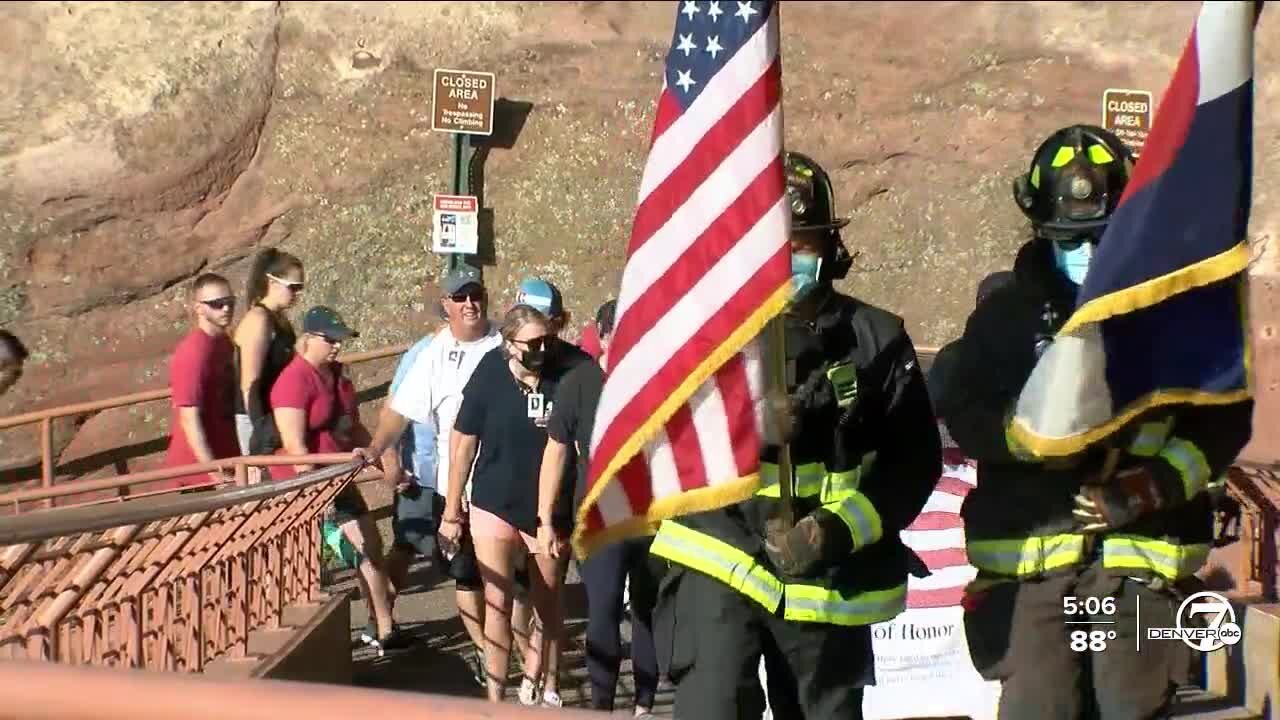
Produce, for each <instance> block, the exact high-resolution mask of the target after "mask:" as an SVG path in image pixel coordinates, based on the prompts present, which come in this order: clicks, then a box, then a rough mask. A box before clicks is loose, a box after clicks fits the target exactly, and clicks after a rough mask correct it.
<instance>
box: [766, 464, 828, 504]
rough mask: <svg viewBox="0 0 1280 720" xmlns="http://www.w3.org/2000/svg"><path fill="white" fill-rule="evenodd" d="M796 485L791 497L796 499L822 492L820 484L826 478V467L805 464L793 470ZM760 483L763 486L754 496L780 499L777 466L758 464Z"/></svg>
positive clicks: (780, 492)
mask: <svg viewBox="0 0 1280 720" xmlns="http://www.w3.org/2000/svg"><path fill="white" fill-rule="evenodd" d="M795 475H796V484H795V487H794V488H793V489H792V493H791V494H792V496H793V497H798V498H806V497H813V496H815V495H818V494H820V493H821V492H822V483H823V481H824V480H825V479H826V476H827V466H826V465H824V464H823V463H805V464H804V465H797V466H796V468H795ZM760 482H761V483H762V484H763V487H761V488H760V489H759V490H757V491H756V495H759V496H761V497H782V489H781V488H779V487H778V466H777V465H775V464H774V463H760Z"/></svg>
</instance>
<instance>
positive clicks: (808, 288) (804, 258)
mask: <svg viewBox="0 0 1280 720" xmlns="http://www.w3.org/2000/svg"><path fill="white" fill-rule="evenodd" d="M821 271H822V258H821V257H819V256H818V255H811V254H809V253H791V300H792V302H798V301H800V300H801V299H803V298H804V297H805V296H806V295H808V294H809V293H810V292H812V291H813V289H814V288H815V287H817V286H818V273H819V272H821Z"/></svg>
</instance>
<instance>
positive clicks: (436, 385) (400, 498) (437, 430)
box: [356, 265, 502, 685]
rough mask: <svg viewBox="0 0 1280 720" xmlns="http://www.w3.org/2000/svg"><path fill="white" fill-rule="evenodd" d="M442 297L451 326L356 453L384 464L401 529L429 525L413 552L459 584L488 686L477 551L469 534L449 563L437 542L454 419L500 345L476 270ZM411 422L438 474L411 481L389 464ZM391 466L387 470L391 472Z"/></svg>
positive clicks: (420, 471) (421, 357) (460, 276)
mask: <svg viewBox="0 0 1280 720" xmlns="http://www.w3.org/2000/svg"><path fill="white" fill-rule="evenodd" d="M441 290H442V292H443V297H442V298H441V301H440V303H441V306H442V307H443V308H444V311H445V315H446V317H447V319H448V327H446V328H443V329H441V330H440V331H439V332H438V333H437V334H436V335H435V336H434V337H433V338H432V339H431V340H430V342H429V344H428V345H426V346H425V347H423V348H421V349H420V351H419V352H418V353H417V356H416V357H415V358H413V360H412V364H411V365H410V366H409V367H408V368H407V369H406V370H405V371H404V372H403V374H400V373H398V374H399V375H400V377H399V381H398V382H397V383H396V384H395V387H394V388H393V389H392V391H391V395H390V399H389V400H388V402H387V403H386V404H385V405H384V406H383V411H382V414H381V416H380V417H379V420H378V429H377V431H375V432H374V434H373V442H372V444H371V445H370V446H369V447H368V448H363V449H360V450H356V455H357V456H359V457H363V458H367V459H369V460H375V459H378V458H384V469H389V470H391V472H387V476H388V477H387V482H388V483H389V484H390V485H391V486H392V487H393V488H394V489H395V492H396V493H397V497H396V503H397V506H398V507H397V519H398V521H399V522H400V523H401V524H402V525H405V526H407V525H408V524H409V522H410V521H416V523H415V524H417V525H423V524H426V525H427V527H426V528H422V527H419V528H418V531H417V532H416V533H414V535H415V536H416V541H415V542H414V543H413V547H414V549H417V550H418V552H420V553H422V554H426V553H427V552H428V551H430V553H431V555H432V556H433V557H434V562H435V565H436V567H438V568H440V569H441V570H443V571H444V573H445V574H446V575H448V576H449V577H451V578H453V580H454V581H455V583H456V586H457V602H458V613H459V615H461V617H462V622H463V625H464V626H466V629H467V634H468V635H470V637H471V641H472V642H473V643H475V647H476V655H475V656H474V657H473V658H472V661H473V662H475V663H477V665H476V666H473V668H472V670H473V672H475V673H477V678H476V679H477V681H478V682H480V683H481V684H482V685H483V684H484V682H485V678H484V662H483V659H482V658H480V657H479V653H480V652H481V650H480V649H481V648H483V647H484V635H483V632H482V628H483V623H484V590H483V586H482V585H481V579H480V569H479V565H478V564H477V563H476V557H475V549H474V548H473V547H472V545H471V542H470V536H469V534H466V535H464V542H463V545H462V548H461V550H459V551H458V552H457V553H456V554H454V555H453V557H449V558H446V557H444V555H443V553H442V552H441V549H440V547H439V544H438V543H437V542H436V541H435V538H436V531H437V530H438V528H439V526H440V517H441V515H442V514H443V512H444V506H445V502H444V498H445V495H446V494H447V493H448V482H449V461H450V456H451V453H450V447H449V438H450V436H451V434H452V430H453V421H454V418H455V417H456V416H457V414H458V408H459V407H461V405H462V389H463V388H464V387H466V384H467V381H468V380H469V379H470V378H471V373H472V372H473V371H474V370H475V368H476V365H478V364H479V362H480V358H482V357H483V356H484V355H485V354H486V353H488V352H489V351H490V350H492V349H493V348H496V347H498V346H499V345H501V344H502V336H501V335H499V334H498V329H497V328H496V327H494V326H493V325H492V324H491V323H490V322H489V321H488V318H487V315H486V310H487V304H488V297H487V295H486V292H485V289H484V285H483V283H482V282H481V279H480V272H479V270H477V269H475V268H472V267H469V266H467V265H463V266H462V267H460V268H458V269H456V270H451V271H449V272H447V273H446V274H445V276H444V279H443V280H442V282H441ZM410 422H413V423H416V424H420V425H422V426H425V427H429V428H432V429H433V430H434V435H435V443H436V447H435V452H434V453H433V455H434V460H435V463H434V465H435V467H434V471H433V472H432V471H431V470H429V469H428V468H426V467H419V468H417V472H414V473H411V474H407V473H405V472H404V470H405V469H406V468H404V467H403V465H402V463H399V462H395V458H394V457H393V458H392V462H390V463H385V458H386V457H388V456H394V455H395V453H396V446H397V443H398V442H399V441H400V438H401V436H402V435H403V434H404V431H405V428H406V427H407V426H408V425H409V423H410ZM384 453H385V455H384ZM388 464H389V465H390V466H391V467H390V468H387V465H388ZM402 515H403V516H404V517H401V516H402ZM409 516H413V517H409ZM423 520H425V521H426V522H425V523H423V522H422V521H423ZM401 583H403V580H401ZM397 589H399V588H398V587H397Z"/></svg>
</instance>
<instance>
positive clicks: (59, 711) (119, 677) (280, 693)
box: [0, 662, 609, 720]
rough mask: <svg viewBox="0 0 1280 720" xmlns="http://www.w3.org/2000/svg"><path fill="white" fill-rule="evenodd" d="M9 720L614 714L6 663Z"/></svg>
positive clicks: (408, 719)
mask: <svg viewBox="0 0 1280 720" xmlns="http://www.w3.org/2000/svg"><path fill="white" fill-rule="evenodd" d="M0 687H3V688H4V703H5V709H4V716H5V717H6V718H12V719H13V720H173V718H184V719H185V720H227V718H234V719H235V720H280V719H281V718H342V717H394V718H397V720H494V719H495V718H502V719H503V720H536V719H537V718H547V717H570V718H584V720H585V719H588V718H606V717H609V714H608V713H604V712H591V711H587V710H571V709H567V708H566V709H559V710H556V711H554V714H553V713H549V712H548V711H546V710H543V709H540V708H527V707H522V706H520V705H517V704H504V705H494V704H492V703H488V702H485V701H483V700H475V699H471V698H457V697H445V696H441V695H424V694H421V693H409V692H395V691H391V690H373V689H365V688H352V687H343V686H339V685H323V684H315V683H300V682H287V681H280V680H268V681H263V680H219V679H213V678H206V677H199V678H197V677H190V676H186V675H176V674H163V673H151V672H145V671H140V670H135V671H121V670H103V669H100V668H82V667H67V666H60V665H54V664H51V663H31V662H0Z"/></svg>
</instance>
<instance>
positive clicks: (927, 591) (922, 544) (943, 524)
mask: <svg viewBox="0 0 1280 720" xmlns="http://www.w3.org/2000/svg"><path fill="white" fill-rule="evenodd" d="M939 430H940V431H942V432H941V435H942V437H943V441H944V444H943V448H942V477H941V479H939V480H938V484H937V486H935V487H934V489H933V494H932V495H930V496H929V501H928V502H927V503H925V506H924V509H923V510H922V511H921V512H920V514H919V515H917V516H916V519H915V521H914V522H913V523H911V525H910V527H908V528H907V529H906V530H904V531H902V536H901V537H902V542H904V543H906V545H907V547H910V548H911V549H912V550H915V552H916V554H917V555H919V556H920V559H921V560H924V563H925V565H927V566H928V568H929V571H930V572H931V573H933V574H932V575H930V576H929V577H927V578H917V577H911V578H910V579H909V580H908V581H907V608H908V609H913V608H937V607H952V606H954V605H959V604H960V599H961V598H962V597H963V596H964V588H965V586H966V585H968V584H969V582H970V581H971V580H973V578H974V577H975V576H976V575H977V574H978V570H977V568H975V567H973V566H972V565H970V564H969V558H968V556H967V555H966V554H965V551H964V523H963V522H962V521H961V520H960V504H961V503H962V502H964V498H965V496H966V495H968V494H969V491H970V490H972V489H973V488H974V487H975V486H976V485H977V484H978V470H977V465H976V464H975V463H974V462H973V461H972V460H970V459H968V458H966V457H965V456H964V455H963V454H962V453H961V452H960V448H958V447H956V445H955V442H954V441H952V440H951V435H950V434H949V433H947V432H946V428H945V427H942V426H941V424H939Z"/></svg>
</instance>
